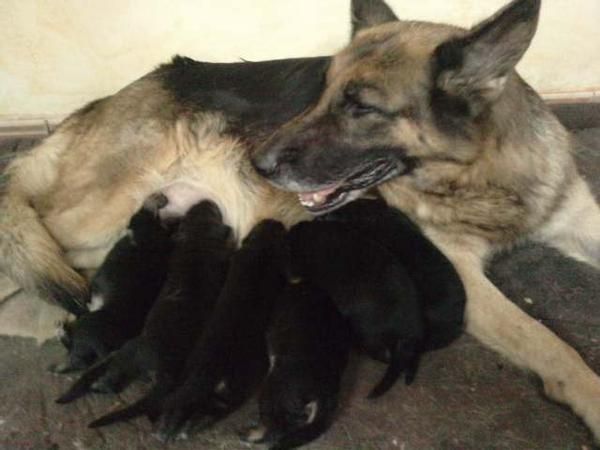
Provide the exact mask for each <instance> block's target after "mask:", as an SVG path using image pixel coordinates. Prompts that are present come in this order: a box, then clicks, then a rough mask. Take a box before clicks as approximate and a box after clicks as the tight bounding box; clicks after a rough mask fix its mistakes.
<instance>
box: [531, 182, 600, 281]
mask: <svg viewBox="0 0 600 450" xmlns="http://www.w3.org/2000/svg"><path fill="white" fill-rule="evenodd" d="M533 239H534V240H536V241H539V242H542V243H544V244H546V245H549V246H551V247H554V248H556V249H558V250H560V251H561V252H562V253H564V254H565V255H567V256H570V257H571V258H574V259H576V260H578V261H583V262H586V263H588V264H591V265H592V266H594V267H596V268H597V269H600V207H599V206H598V203H597V202H596V200H595V199H594V197H593V196H592V193H591V192H590V189H589V187H588V186H587V185H586V183H585V182H584V181H583V180H582V179H581V178H578V179H577V181H576V182H575V183H574V184H573V185H572V186H571V188H570V189H569V191H568V192H567V193H566V195H565V198H564V200H563V201H562V202H561V205H560V207H559V209H558V210H557V211H556V212H555V213H554V214H553V216H552V217H551V218H550V220H549V221H548V223H547V224H546V225H545V226H543V227H542V228H541V229H540V230H539V231H538V232H536V234H535V235H534V236H533Z"/></svg>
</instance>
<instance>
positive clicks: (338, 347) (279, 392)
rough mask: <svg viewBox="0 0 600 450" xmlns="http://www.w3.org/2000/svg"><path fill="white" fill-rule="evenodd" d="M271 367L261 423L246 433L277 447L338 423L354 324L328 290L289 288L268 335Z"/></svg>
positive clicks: (302, 286)
mask: <svg viewBox="0 0 600 450" xmlns="http://www.w3.org/2000/svg"><path fill="white" fill-rule="evenodd" d="M267 340H268V345H269V355H270V358H271V370H270V372H269V375H268V377H267V380H266V382H265V384H264V386H263V389H262V391H261V394H260V398H259V412H260V424H259V425H258V426H256V427H254V428H251V429H250V430H249V431H248V432H246V433H244V434H243V435H242V439H244V440H246V441H248V442H252V443H266V444H268V445H269V446H270V448H271V449H272V450H274V449H278V450H283V449H288V448H295V447H298V446H300V445H304V444H307V443H308V442H310V441H312V440H314V439H316V438H317V437H319V436H320V435H321V434H322V433H324V432H325V431H326V430H327V428H329V426H330V425H331V423H332V421H333V416H334V413H335V411H336V408H337V403H338V395H339V391H340V381H341V378H342V374H343V371H344V369H345V367H346V365H347V362H348V355H349V352H350V346H351V339H350V330H349V327H348V324H347V323H346V321H345V320H344V318H343V317H342V316H341V314H340V313H339V311H338V309H337V308H336V306H335V305H334V304H333V303H332V301H331V299H330V298H329V296H328V295H327V294H325V292H324V291H322V290H321V289H318V288H316V287H314V286H312V285H311V284H310V283H305V282H300V283H297V284H290V285H288V286H287V287H286V289H285V291H284V293H283V295H282V296H281V297H280V298H279V299H278V301H277V306H276V313H275V317H274V320H273V323H272V325H271V326H270V328H269V333H268V335H267Z"/></svg>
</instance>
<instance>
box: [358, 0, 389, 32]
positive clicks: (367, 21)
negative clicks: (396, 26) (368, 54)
mask: <svg viewBox="0 0 600 450" xmlns="http://www.w3.org/2000/svg"><path fill="white" fill-rule="evenodd" d="M351 14H352V17H351V20H352V37H354V36H355V35H356V33H358V32H359V31H360V30H363V29H365V28H370V27H374V26H375V25H380V24H382V23H387V22H395V21H397V20H398V17H397V16H396V14H394V12H393V11H392V9H391V8H390V7H389V6H388V5H387V3H385V2H384V1H383V0H352V6H351Z"/></svg>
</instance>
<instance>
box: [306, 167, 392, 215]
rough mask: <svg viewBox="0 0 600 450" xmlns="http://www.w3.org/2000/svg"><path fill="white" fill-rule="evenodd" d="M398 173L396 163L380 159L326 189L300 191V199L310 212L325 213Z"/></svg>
mask: <svg viewBox="0 0 600 450" xmlns="http://www.w3.org/2000/svg"><path fill="white" fill-rule="evenodd" d="M397 173H398V169H397V166H396V164H394V163H391V162H389V161H379V162H376V163H374V164H371V165H369V166H368V167H366V168H363V169H360V170H359V171H357V172H355V173H354V174H352V175H350V176H349V177H347V178H346V179H345V180H344V181H341V182H339V183H336V184H334V185H332V186H329V187H327V188H325V189H321V190H319V191H313V192H302V193H299V194H298V199H299V200H300V203H301V204H302V206H304V207H305V208H306V209H307V210H308V211H309V212H311V213H313V214H324V213H327V212H329V211H332V210H334V209H336V208H338V207H340V206H342V205H343V204H345V203H347V202H348V201H351V200H354V199H356V198H358V197H359V196H360V194H361V193H362V192H363V191H364V190H365V189H367V188H369V187H371V186H373V185H376V184H379V183H382V182H384V181H386V180H388V179H390V178H392V177H393V176H395V175H396V174H397Z"/></svg>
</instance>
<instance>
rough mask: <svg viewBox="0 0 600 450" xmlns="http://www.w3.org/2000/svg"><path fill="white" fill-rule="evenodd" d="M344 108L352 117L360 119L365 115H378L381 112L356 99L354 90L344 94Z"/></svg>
mask: <svg viewBox="0 0 600 450" xmlns="http://www.w3.org/2000/svg"><path fill="white" fill-rule="evenodd" d="M344 108H345V109H346V110H347V111H348V112H350V113H351V114H352V115H353V116H354V117H362V116H366V115H367V114H379V113H381V110H380V109H379V108H377V107H376V106H373V105H369V104H367V103H365V102H363V101H362V100H360V99H359V98H358V95H357V94H356V92H354V90H347V91H346V92H344Z"/></svg>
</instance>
